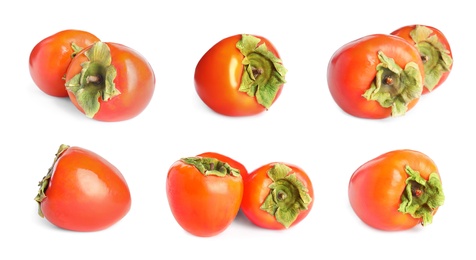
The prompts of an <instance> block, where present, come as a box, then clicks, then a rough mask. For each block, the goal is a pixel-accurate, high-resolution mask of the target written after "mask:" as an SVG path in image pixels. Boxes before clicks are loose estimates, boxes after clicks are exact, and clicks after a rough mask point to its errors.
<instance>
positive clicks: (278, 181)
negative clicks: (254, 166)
mask: <svg viewBox="0 0 476 260" xmlns="http://www.w3.org/2000/svg"><path fill="white" fill-rule="evenodd" d="M268 177H269V178H270V179H271V180H272V181H273V182H272V183H271V184H270V185H269V186H268V188H269V189H270V192H269V194H268V196H267V197H266V199H265V200H264V202H263V204H262V205H261V207H260V208H261V209H262V210H264V211H266V212H268V213H269V214H270V215H272V216H274V217H275V218H276V221H278V222H279V223H281V224H283V226H284V227H286V228H289V227H290V226H291V224H292V223H293V222H294V221H295V220H296V219H297V217H298V216H299V213H300V212H301V211H303V210H307V209H308V206H309V204H310V203H311V202H312V198H311V196H310V195H309V190H308V189H307V188H306V186H305V185H304V184H303V183H302V182H301V181H300V180H299V179H298V178H297V177H296V174H295V173H293V172H292V169H291V168H289V167H288V166H286V165H284V164H281V163H278V164H276V165H274V166H273V167H272V168H271V169H270V170H269V171H268Z"/></svg>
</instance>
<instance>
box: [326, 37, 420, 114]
mask: <svg viewBox="0 0 476 260" xmlns="http://www.w3.org/2000/svg"><path fill="white" fill-rule="evenodd" d="M423 81H424V71H423V62H422V60H421V58H420V53H419V52H418V50H417V48H416V47H415V46H414V45H413V44H410V43H408V42H407V41H406V40H404V39H402V38H401V37H398V36H394V35H387V34H373V35H368V36H364V37H362V38H359V39H357V40H354V41H351V42H349V43H347V44H345V45H343V46H342V47H340V48H339V49H338V50H337V51H336V52H335V53H334V54H333V55H332V57H331V59H330V61H329V64H328V68H327V83H328V87H329V91H330V93H331V95H332V97H333V99H334V101H335V102H336V103H337V105H338V106H339V107H340V108H341V109H342V110H344V111H345V112H346V113H348V114H350V115H352V116H356V117H361V118H370V119H381V118H387V117H390V116H401V115H404V114H405V113H406V112H407V111H408V110H410V109H412V108H413V107H414V106H415V104H416V103H417V102H418V100H419V98H420V96H421V93H422V91H423Z"/></svg>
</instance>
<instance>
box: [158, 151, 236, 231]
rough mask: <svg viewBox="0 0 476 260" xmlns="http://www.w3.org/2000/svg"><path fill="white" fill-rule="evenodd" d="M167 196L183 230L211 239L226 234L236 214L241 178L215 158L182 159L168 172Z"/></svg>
mask: <svg viewBox="0 0 476 260" xmlns="http://www.w3.org/2000/svg"><path fill="white" fill-rule="evenodd" d="M166 194H167V199H168V202H169V206H170V209H171V211H172V214H173V216H174V218H175V220H176V221H177V223H178V224H179V225H180V226H181V227H182V228H183V229H184V230H185V231H187V232H189V233H190V234H192V235H195V236H200V237H211V236H215V235H218V234H220V233H221V232H223V231H225V229H226V228H227V227H228V226H229V225H230V224H231V223H232V222H233V220H234V219H235V217H236V215H237V214H238V211H239V209H240V203H241V199H242V196H243V179H242V177H241V175H240V173H239V172H238V170H236V169H235V168H232V167H231V166H230V165H229V164H227V163H225V162H222V161H220V160H218V159H216V158H209V157H206V158H205V157H200V156H195V157H188V158H182V159H180V160H177V161H176V162H174V163H173V164H172V166H171V167H170V169H169V171H168V173H167V181H166Z"/></svg>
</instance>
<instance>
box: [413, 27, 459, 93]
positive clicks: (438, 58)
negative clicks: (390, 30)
mask: <svg viewBox="0 0 476 260" xmlns="http://www.w3.org/2000/svg"><path fill="white" fill-rule="evenodd" d="M432 33H433V30H431V29H430V28H428V27H426V26H423V25H417V26H415V29H413V30H412V31H411V32H410V37H411V38H412V40H413V41H414V42H415V46H416V47H417V49H418V51H419V52H420V55H421V58H422V61H423V67H424V69H425V87H426V88H427V89H428V90H429V91H432V90H433V88H434V87H435V86H436V85H437V84H438V82H439V81H440V79H441V77H442V75H443V74H444V73H445V72H448V71H450V69H451V65H452V64H453V59H452V58H451V55H450V51H449V50H448V49H446V47H445V46H444V45H443V44H442V43H441V42H440V40H439V39H438V36H437V35H436V34H434V35H431V34H432Z"/></svg>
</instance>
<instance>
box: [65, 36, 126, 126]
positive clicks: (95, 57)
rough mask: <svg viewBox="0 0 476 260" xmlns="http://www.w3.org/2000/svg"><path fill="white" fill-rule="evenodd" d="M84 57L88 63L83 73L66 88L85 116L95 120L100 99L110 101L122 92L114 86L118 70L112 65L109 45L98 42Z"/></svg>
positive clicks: (84, 66) (83, 68) (69, 82)
mask: <svg viewBox="0 0 476 260" xmlns="http://www.w3.org/2000/svg"><path fill="white" fill-rule="evenodd" d="M84 55H85V56H86V57H87V58H88V61H86V62H84V63H82V64H81V66H82V69H81V72H80V73H78V74H76V75H75V76H74V77H72V78H71V79H70V80H69V81H67V82H66V84H65V86H66V88H67V89H68V90H69V91H71V92H72V93H73V94H74V96H75V97H76V100H77V101H78V105H79V106H80V107H81V108H82V109H83V110H84V114H85V115H86V116H87V117H89V118H93V117H94V115H95V114H96V113H97V112H98V111H99V108H100V102H99V99H101V100H102V101H108V100H110V99H112V98H113V97H115V96H117V95H119V94H121V92H120V91H119V90H118V89H116V87H115V84H114V79H115V78H116V68H114V66H112V64H111V62H112V59H111V52H110V50H109V47H108V46H107V44H106V43H103V42H96V43H94V44H93V45H92V46H91V48H89V49H88V50H86V51H85V53H84Z"/></svg>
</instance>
